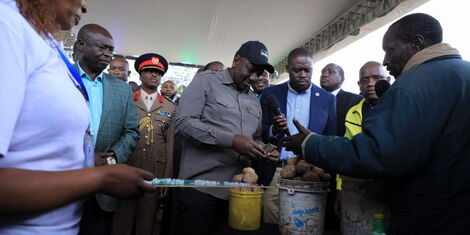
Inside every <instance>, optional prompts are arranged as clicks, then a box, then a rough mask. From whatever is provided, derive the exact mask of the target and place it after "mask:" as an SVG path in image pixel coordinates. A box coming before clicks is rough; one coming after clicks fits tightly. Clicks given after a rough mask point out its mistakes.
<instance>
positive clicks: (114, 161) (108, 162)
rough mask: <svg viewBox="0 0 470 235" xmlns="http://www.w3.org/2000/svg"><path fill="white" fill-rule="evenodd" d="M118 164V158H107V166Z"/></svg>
mask: <svg viewBox="0 0 470 235" xmlns="http://www.w3.org/2000/svg"><path fill="white" fill-rule="evenodd" d="M116 163H117V162H116V158H114V157H106V164H107V165H115V164H116Z"/></svg>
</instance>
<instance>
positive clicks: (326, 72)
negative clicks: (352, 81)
mask: <svg viewBox="0 0 470 235" xmlns="http://www.w3.org/2000/svg"><path fill="white" fill-rule="evenodd" d="M343 82H344V70H343V68H341V66H339V65H337V64H333V63H330V64H327V65H326V66H325V67H324V68H323V69H322V70H321V76H320V86H321V87H322V88H323V89H325V90H326V91H328V92H330V93H331V94H333V95H335V96H336V112H337V113H336V117H337V121H336V135H337V136H344V132H345V127H344V119H345V118H346V113H348V111H349V109H350V108H351V107H352V106H354V105H356V104H358V103H359V102H360V101H361V100H362V96H360V95H356V94H354V93H351V92H347V91H345V90H343V89H341V85H343Z"/></svg>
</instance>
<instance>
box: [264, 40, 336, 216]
mask: <svg viewBox="0 0 470 235" xmlns="http://www.w3.org/2000/svg"><path fill="white" fill-rule="evenodd" d="M312 67H313V60H312V54H311V53H310V52H309V51H307V50H306V49H304V48H296V49H294V50H292V51H291V52H290V53H289V55H288V57H287V72H288V73H289V81H288V82H285V83H283V84H280V85H276V86H272V87H268V88H266V89H265V90H264V91H263V95H262V96H261V108H262V111H263V119H262V124H263V133H262V136H263V141H265V142H271V143H273V144H277V142H278V141H279V139H280V138H282V137H283V134H282V133H285V131H286V130H287V129H288V130H289V131H290V133H291V134H294V133H297V129H296V128H295V127H294V125H293V122H292V120H293V119H294V117H295V118H296V119H298V120H299V121H300V122H301V123H302V124H303V125H305V126H308V129H309V130H312V131H313V130H316V133H322V134H323V135H334V134H335V133H336V103H335V96H334V95H332V94H330V93H328V92H326V91H325V90H323V89H321V88H319V87H317V86H315V85H314V84H312V82H311V79H312ZM271 95H273V96H275V97H276V98H277V100H278V101H279V104H280V110H281V112H282V113H283V114H284V115H282V116H275V115H274V113H273V112H272V111H270V110H269V108H268V107H269V105H268V102H267V100H268V97H269V96H271ZM294 156H295V155H294V153H292V152H289V151H286V150H285V149H281V154H280V159H281V160H282V161H285V160H287V159H288V158H292V157H294ZM255 168H257V173H258V175H259V181H258V183H260V184H263V185H275V184H277V181H278V179H279V173H280V169H281V168H280V165H278V166H276V165H270V164H268V163H263V162H257V163H256V165H255ZM264 195H265V196H264V202H263V204H264V205H263V208H264V209H263V210H264V221H265V222H267V223H275V224H277V223H278V210H279V208H278V201H279V197H278V190H277V189H276V190H274V189H268V190H266V192H265V194H264Z"/></svg>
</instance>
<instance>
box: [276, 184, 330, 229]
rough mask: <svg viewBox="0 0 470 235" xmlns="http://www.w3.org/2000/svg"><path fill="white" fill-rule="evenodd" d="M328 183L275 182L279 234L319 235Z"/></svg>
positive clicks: (323, 216) (323, 220)
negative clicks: (276, 184)
mask: <svg viewBox="0 0 470 235" xmlns="http://www.w3.org/2000/svg"><path fill="white" fill-rule="evenodd" d="M328 191H329V183H328V182H305V181H296V180H286V179H280V180H279V230H280V232H281V234H283V235H291V234H292V235H304V234H305V235H307V234H309V235H322V234H323V225H324V222H325V212H326V195H327V193H328Z"/></svg>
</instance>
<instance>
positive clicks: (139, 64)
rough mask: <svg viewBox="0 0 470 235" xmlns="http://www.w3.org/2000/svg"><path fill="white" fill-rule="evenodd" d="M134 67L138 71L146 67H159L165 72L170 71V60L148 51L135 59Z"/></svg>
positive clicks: (158, 68)
mask: <svg viewBox="0 0 470 235" xmlns="http://www.w3.org/2000/svg"><path fill="white" fill-rule="evenodd" d="M134 68H135V70H136V71H137V72H138V73H140V72H141V71H142V70H145V69H157V70H160V71H161V72H162V73H163V74H165V73H166V71H168V61H167V60H166V59H165V57H163V56H161V55H159V54H157V53H147V54H143V55H141V56H139V57H138V58H137V59H136V60H135V63H134Z"/></svg>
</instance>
